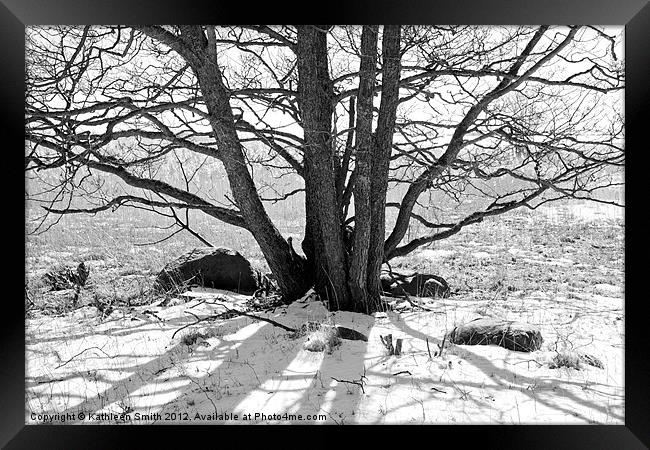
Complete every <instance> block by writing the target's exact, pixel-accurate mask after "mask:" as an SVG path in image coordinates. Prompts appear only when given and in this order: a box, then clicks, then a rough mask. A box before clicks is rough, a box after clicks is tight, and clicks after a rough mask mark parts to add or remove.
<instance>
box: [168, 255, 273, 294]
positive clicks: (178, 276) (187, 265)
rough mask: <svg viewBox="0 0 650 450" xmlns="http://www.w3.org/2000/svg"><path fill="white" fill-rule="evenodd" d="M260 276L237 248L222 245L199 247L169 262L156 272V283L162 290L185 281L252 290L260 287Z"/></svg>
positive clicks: (205, 285) (215, 286)
mask: <svg viewBox="0 0 650 450" xmlns="http://www.w3.org/2000/svg"><path fill="white" fill-rule="evenodd" d="M259 280H260V276H259V274H258V273H257V271H256V270H255V269H253V267H252V266H251V264H250V262H249V261H248V260H247V259H246V258H244V257H243V256H242V255H241V254H239V253H238V252H236V251H234V250H231V249H229V248H223V247H201V248H195V249H194V250H191V251H189V252H187V253H185V254H184V255H182V256H181V257H179V258H178V259H176V260H174V261H172V262H170V263H168V264H167V265H166V266H165V267H164V269H163V270H162V271H161V272H160V273H159V274H158V277H157V278H156V283H155V286H156V288H157V289H158V290H160V291H164V292H170V291H178V290H180V288H182V287H184V286H188V285H192V284H194V285H199V286H204V287H209V288H215V289H224V290H227V291H233V292H240V293H244V294H251V293H253V292H254V291H255V290H257V289H258V288H259Z"/></svg>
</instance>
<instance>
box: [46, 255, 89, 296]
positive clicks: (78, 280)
mask: <svg viewBox="0 0 650 450" xmlns="http://www.w3.org/2000/svg"><path fill="white" fill-rule="evenodd" d="M89 273H90V271H89V270H88V268H87V267H86V265H85V264H84V263H83V261H82V262H81V263H79V265H78V266H77V268H76V269H73V268H72V267H68V266H64V267H56V268H54V269H52V270H51V271H49V272H47V273H46V274H45V275H43V281H44V282H45V284H47V285H48V286H49V287H50V290H52V291H63V290H66V289H74V288H76V287H82V286H85V284H86V280H87V279H88V275H89Z"/></svg>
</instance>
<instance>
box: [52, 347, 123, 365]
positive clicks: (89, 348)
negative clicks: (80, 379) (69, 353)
mask: <svg viewBox="0 0 650 450" xmlns="http://www.w3.org/2000/svg"><path fill="white" fill-rule="evenodd" d="M92 349H95V350H99V351H100V352H102V353H103V354H104V355H106V356H107V357H108V358H111V359H112V358H116V357H117V356H119V355H116V356H111V355H109V354H108V353H106V352H105V351H104V350H102V349H101V348H99V347H88V348H87V349H85V350H82V351H80V352H79V353H77V354H76V355H74V356H73V357H72V358H70V359H69V360H67V361H66V362H64V363H63V364H60V365H58V366H56V367H55V369H58V368H60V367H63V366H65V365H66V364H68V363H69V362H70V361H72V360H73V359H75V358H76V357H77V356H79V355H81V354H82V353H85V352H87V351H88V350H92Z"/></svg>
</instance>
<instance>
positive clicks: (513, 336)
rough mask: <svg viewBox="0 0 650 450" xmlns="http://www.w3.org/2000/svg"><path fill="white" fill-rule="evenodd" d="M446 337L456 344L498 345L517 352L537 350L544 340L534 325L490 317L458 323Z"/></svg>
mask: <svg viewBox="0 0 650 450" xmlns="http://www.w3.org/2000/svg"><path fill="white" fill-rule="evenodd" d="M447 339H449V342H451V343H453V344H458V345H499V346H501V347H504V348H507V349H508V350H516V351H519V352H532V351H535V350H539V349H540V348H541V347H542V342H543V341H544V339H543V338H542V333H541V332H540V330H539V328H538V327H536V326H534V325H529V324H527V323H519V322H512V321H508V320H497V319H490V318H479V319H474V320H472V321H471V322H468V323H466V324H463V325H459V326H457V327H456V328H454V329H453V330H452V331H451V332H449V334H447Z"/></svg>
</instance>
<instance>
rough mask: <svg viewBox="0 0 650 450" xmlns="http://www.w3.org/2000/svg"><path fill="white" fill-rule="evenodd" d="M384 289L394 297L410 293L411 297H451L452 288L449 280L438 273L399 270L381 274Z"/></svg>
mask: <svg viewBox="0 0 650 450" xmlns="http://www.w3.org/2000/svg"><path fill="white" fill-rule="evenodd" d="M381 287H382V290H383V291H384V292H385V293H387V294H389V295H392V296H394V297H402V296H404V295H406V294H408V295H409V296H411V297H449V294H450V293H451V289H450V288H449V284H448V283H447V281H446V280H445V279H444V278H442V277H441V276H438V275H432V274H423V273H414V274H411V275H405V274H401V273H397V272H392V273H383V274H382V275H381Z"/></svg>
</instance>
